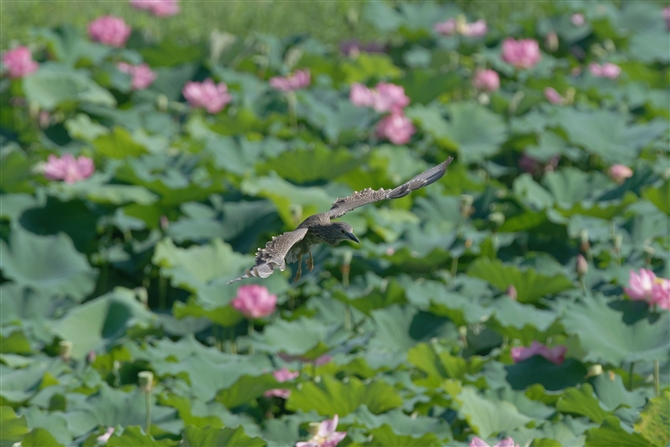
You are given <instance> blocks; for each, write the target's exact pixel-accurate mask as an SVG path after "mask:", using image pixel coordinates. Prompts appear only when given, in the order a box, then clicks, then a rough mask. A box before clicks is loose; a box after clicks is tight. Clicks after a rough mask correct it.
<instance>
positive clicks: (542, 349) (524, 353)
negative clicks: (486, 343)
mask: <svg viewBox="0 0 670 447" xmlns="http://www.w3.org/2000/svg"><path fill="white" fill-rule="evenodd" d="M567 351H568V348H567V347H566V346H556V347H554V348H548V347H547V346H545V345H543V344H542V343H538V342H537V341H534V342H533V343H532V344H531V345H530V347H529V348H525V347H518V348H512V349H511V354H512V360H514V363H519V362H521V361H523V360H526V359H529V358H531V357H533V356H536V355H541V356H542V357H544V358H545V359H547V360H549V361H550V362H552V363H555V364H557V365H560V364H561V363H563V362H564V361H565V353H566V352H567Z"/></svg>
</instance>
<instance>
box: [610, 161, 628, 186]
mask: <svg viewBox="0 0 670 447" xmlns="http://www.w3.org/2000/svg"><path fill="white" fill-rule="evenodd" d="M607 173H608V174H609V176H610V178H611V179H612V180H614V181H615V182H617V183H619V184H621V183H623V182H624V180H626V179H627V178H629V177H632V176H633V170H632V169H631V168H629V167H628V166H625V165H614V166H610V168H609V170H608V171H607Z"/></svg>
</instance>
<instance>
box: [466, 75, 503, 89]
mask: <svg viewBox="0 0 670 447" xmlns="http://www.w3.org/2000/svg"><path fill="white" fill-rule="evenodd" d="M472 85H474V87H475V88H476V89H477V90H479V91H482V92H494V91H496V90H498V89H499V88H500V76H498V73H496V72H495V71H494V70H477V71H476V72H475V77H474V79H473V80H472Z"/></svg>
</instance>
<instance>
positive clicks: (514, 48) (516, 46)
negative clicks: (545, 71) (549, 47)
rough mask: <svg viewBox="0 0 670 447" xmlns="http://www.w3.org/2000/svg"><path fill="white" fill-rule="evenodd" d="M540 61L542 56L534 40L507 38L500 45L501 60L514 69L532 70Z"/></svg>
mask: <svg viewBox="0 0 670 447" xmlns="http://www.w3.org/2000/svg"><path fill="white" fill-rule="evenodd" d="M540 59H542V54H540V45H539V44H538V43H537V41H536V40H533V39H520V40H515V39H512V38H511V37H508V38H507V39H505V40H504V41H503V43H502V60H503V61H505V62H507V63H508V64H511V65H514V66H515V67H516V68H532V67H534V66H535V65H536V64H537V63H538V62H540Z"/></svg>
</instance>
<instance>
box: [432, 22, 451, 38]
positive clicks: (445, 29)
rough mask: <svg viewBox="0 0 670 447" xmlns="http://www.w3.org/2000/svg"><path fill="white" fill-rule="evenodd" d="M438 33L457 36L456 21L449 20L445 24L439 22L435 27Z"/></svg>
mask: <svg viewBox="0 0 670 447" xmlns="http://www.w3.org/2000/svg"><path fill="white" fill-rule="evenodd" d="M433 29H434V30H435V32H436V33H439V34H442V35H444V36H453V35H454V34H456V19H447V20H445V21H444V22H439V23H436V24H435V25H433Z"/></svg>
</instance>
